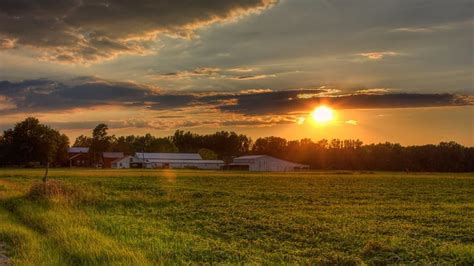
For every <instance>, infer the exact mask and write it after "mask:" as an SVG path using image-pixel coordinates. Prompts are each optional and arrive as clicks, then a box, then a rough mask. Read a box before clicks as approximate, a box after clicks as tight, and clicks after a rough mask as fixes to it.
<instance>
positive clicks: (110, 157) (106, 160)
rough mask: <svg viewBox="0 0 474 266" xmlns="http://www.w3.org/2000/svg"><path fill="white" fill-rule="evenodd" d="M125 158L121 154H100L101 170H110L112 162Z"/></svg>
mask: <svg viewBox="0 0 474 266" xmlns="http://www.w3.org/2000/svg"><path fill="white" fill-rule="evenodd" d="M123 157H125V155H124V154H123V152H103V153H102V158H101V161H102V168H112V162H113V161H115V160H117V159H121V158H123Z"/></svg>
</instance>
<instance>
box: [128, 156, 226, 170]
mask: <svg viewBox="0 0 474 266" xmlns="http://www.w3.org/2000/svg"><path fill="white" fill-rule="evenodd" d="M223 166H224V161H222V160H203V159H202V158H201V155H199V154H197V153H143V152H137V153H135V156H134V157H133V158H132V161H131V164H130V167H145V168H197V169H221V168H222V167H223Z"/></svg>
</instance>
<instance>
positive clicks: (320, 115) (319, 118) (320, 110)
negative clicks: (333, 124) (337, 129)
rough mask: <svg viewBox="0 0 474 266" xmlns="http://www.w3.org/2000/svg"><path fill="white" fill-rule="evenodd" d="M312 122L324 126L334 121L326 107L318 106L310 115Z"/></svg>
mask: <svg viewBox="0 0 474 266" xmlns="http://www.w3.org/2000/svg"><path fill="white" fill-rule="evenodd" d="M311 116H312V117H313V119H314V121H316V122H317V123H320V124H325V123H328V122H330V121H331V120H333V119H334V112H333V110H332V109H331V108H329V107H327V106H324V105H322V106H319V107H317V108H316V109H314V111H313V112H312V113H311Z"/></svg>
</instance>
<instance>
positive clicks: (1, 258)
mask: <svg viewBox="0 0 474 266" xmlns="http://www.w3.org/2000/svg"><path fill="white" fill-rule="evenodd" d="M10 265H11V263H10V259H9V258H8V257H7V254H6V251H5V244H3V243H1V242H0V266H10Z"/></svg>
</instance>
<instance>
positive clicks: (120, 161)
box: [111, 155, 133, 169]
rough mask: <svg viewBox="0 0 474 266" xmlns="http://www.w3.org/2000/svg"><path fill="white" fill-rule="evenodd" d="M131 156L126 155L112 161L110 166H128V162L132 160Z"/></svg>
mask: <svg viewBox="0 0 474 266" xmlns="http://www.w3.org/2000/svg"><path fill="white" fill-rule="evenodd" d="M132 158H133V156H130V155H127V156H125V157H123V158H119V159H117V160H115V161H112V163H111V167H112V168H115V169H122V168H130V162H132Z"/></svg>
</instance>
